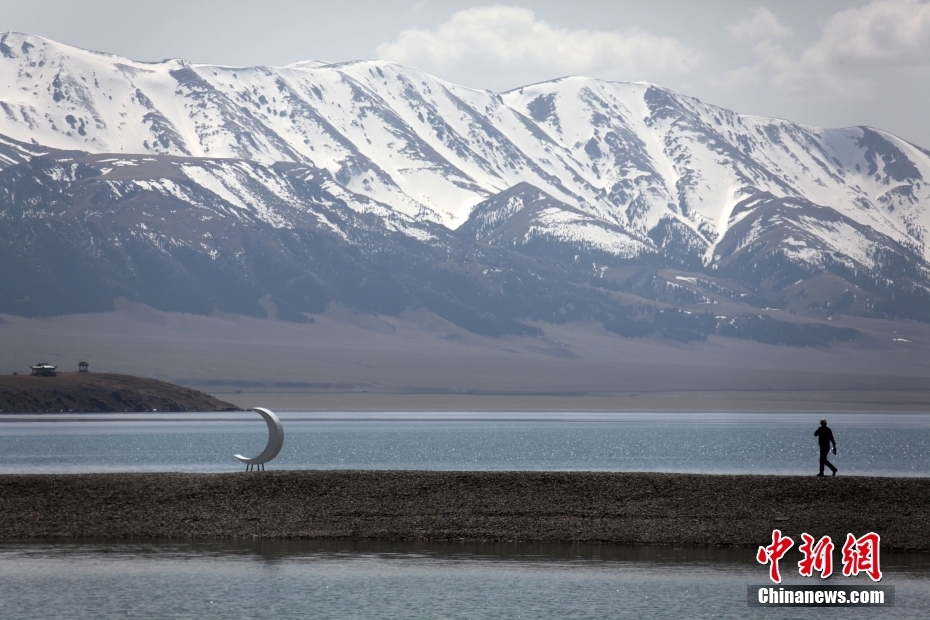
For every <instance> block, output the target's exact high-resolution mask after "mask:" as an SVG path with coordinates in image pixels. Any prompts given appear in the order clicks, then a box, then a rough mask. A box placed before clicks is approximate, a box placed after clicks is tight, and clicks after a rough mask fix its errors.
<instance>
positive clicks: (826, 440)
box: [814, 424, 836, 476]
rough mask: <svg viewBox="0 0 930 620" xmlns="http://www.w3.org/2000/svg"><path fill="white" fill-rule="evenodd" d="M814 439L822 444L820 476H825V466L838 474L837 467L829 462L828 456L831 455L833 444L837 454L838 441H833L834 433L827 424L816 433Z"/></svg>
mask: <svg viewBox="0 0 930 620" xmlns="http://www.w3.org/2000/svg"><path fill="white" fill-rule="evenodd" d="M814 437H816V438H817V440H818V441H819V442H820V475H821V476H822V475H823V468H824V465H826V466H827V467H829V468H830V469H831V470H833V473H834V474H836V467H834V466H833V463H831V462H830V461H828V460H827V454H829V453H830V444H831V443H832V444H833V452H836V440H835V439H833V431H831V430H830V427H829V426H827V425H826V424H824V425H822V426H821V427H820V428H818V429H817V430H816V431H814Z"/></svg>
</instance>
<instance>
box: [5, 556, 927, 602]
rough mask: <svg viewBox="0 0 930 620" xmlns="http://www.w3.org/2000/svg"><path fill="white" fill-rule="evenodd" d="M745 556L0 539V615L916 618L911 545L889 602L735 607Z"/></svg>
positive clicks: (921, 582)
mask: <svg viewBox="0 0 930 620" xmlns="http://www.w3.org/2000/svg"><path fill="white" fill-rule="evenodd" d="M752 556H753V552H752V550H748V549H691V550H686V549H678V550H676V549H673V548H671V547H652V548H650V547H632V548H630V547H626V548H624V547H606V546H605V547H579V546H555V545H549V546H542V545H537V546H534V545H484V546H481V545H471V546H468V545H452V544H445V545H442V544H419V545H414V544H409V545H397V544H390V543H381V544H373V543H367V544H362V543H346V542H342V543H340V542H330V543H280V542H279V543H274V542H266V543H261V544H245V543H240V544H184V545H180V544H170V543H169V544H151V543H147V544H138V543H120V544H113V543H109V544H107V543H55V544H43V543H4V544H0V617H2V618H10V619H14V620H19V619H27V618H37V619H38V618H41V619H47V618H94V619H108V618H127V617H143V618H214V617H216V618H324V619H327V618H334V619H335V618H338V619H343V620H347V619H353V618H383V619H391V618H405V619H416V618H449V619H466V618H468V619H477V618H539V619H549V618H552V619H556V618H558V619H564V618H625V617H630V618H637V619H641V620H648V619H652V618H779V619H781V618H872V617H880V618H895V619H897V618H927V617H930V579H928V577H930V559H928V557H927V556H925V555H894V554H883V556H882V568H883V571H884V573H885V577H884V579H883V580H882V583H883V584H886V585H894V586H895V607H888V608H881V609H875V608H873V609H864V608H858V609H840V608H820V609H812V608H805V609H800V610H799V609H785V608H781V609H773V608H769V609H760V608H750V607H748V605H747V604H746V586H747V585H749V584H753V585H756V584H762V583H764V582H765V580H766V569H765V568H764V567H762V566H761V565H759V564H756V563H755V560H754V559H753V557H752ZM828 581H829V582H830V583H833V584H837V585H852V584H856V583H859V582H860V581H862V580H859V579H858V578H844V577H839V578H836V577H833V578H831V579H829V580H828ZM785 582H786V583H810V580H804V579H802V578H800V577H797V578H791V577H786V579H785Z"/></svg>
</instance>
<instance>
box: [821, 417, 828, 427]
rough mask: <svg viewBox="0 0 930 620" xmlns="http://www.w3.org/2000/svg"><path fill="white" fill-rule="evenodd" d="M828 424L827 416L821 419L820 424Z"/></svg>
mask: <svg viewBox="0 0 930 620" xmlns="http://www.w3.org/2000/svg"><path fill="white" fill-rule="evenodd" d="M826 425H827V419H826V418H823V419H822V420H821V421H820V426H826Z"/></svg>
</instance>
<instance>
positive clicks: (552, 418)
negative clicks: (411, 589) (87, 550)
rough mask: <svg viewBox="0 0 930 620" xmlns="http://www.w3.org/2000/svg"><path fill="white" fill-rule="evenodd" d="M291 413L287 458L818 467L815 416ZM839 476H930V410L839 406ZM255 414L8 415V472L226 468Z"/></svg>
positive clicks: (287, 465)
mask: <svg viewBox="0 0 930 620" xmlns="http://www.w3.org/2000/svg"><path fill="white" fill-rule="evenodd" d="M374 415H376V417H373V414H311V413H299V412H285V413H282V414H280V416H281V419H282V422H283V425H284V430H285V441H284V448H283V450H282V451H281V453H280V455H279V456H278V458H277V459H276V460H275V461H274V462H273V463H272V464H271V465H269V467H274V468H277V469H433V470H563V471H564V470H585V471H657V472H686V473H758V474H763V473H771V474H812V473H816V469H817V460H818V454H819V453H818V449H817V443H816V439H815V438H814V436H813V432H814V429H816V428H817V426H818V421H819V419H820V416H819V415H816V414H787V413H783V414H587V415H585V414H548V415H546V414H522V415H521V414H468V413H466V414H410V413H396V414H374ZM829 422H830V426H831V427H832V428H833V431H834V433H835V435H836V438H837V443H838V445H839V449H838V455H837V456H835V457H834V456H832V455H831V456H830V458H831V460H832V461H833V462H834V463H835V464H836V465H837V467H839V469H840V474H841V475H842V474H858V475H888V476H927V475H930V415H927V414H908V415H905V414H893V415H888V414H885V415H881V414H833V415H831V416H830V420H829ZM266 440H267V430H266V427H265V424H264V423H263V422H262V421H261V418H260V417H259V416H258V415H257V414H255V413H251V412H243V413H218V414H203V413H199V414H194V413H191V414H94V415H88V414H71V415H55V416H35V415H16V416H11V415H4V416H0V473H74V472H126V471H180V472H224V471H237V470H239V469H241V468H242V466H241V465H240V464H239V462H238V461H236V460H235V459H234V458H233V455H234V454H237V453H238V454H245V455H250V456H251V455H256V454H258V453H259V452H261V450H262V448H263V447H264V445H265V442H266Z"/></svg>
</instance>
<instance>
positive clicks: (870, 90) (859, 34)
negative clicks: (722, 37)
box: [728, 0, 930, 98]
mask: <svg viewBox="0 0 930 620" xmlns="http://www.w3.org/2000/svg"><path fill="white" fill-rule="evenodd" d="M728 31H729V33H730V36H731V37H733V38H734V39H735V40H737V41H740V42H744V43H753V46H752V49H753V53H754V54H755V57H756V62H755V63H754V64H753V65H750V66H745V67H742V68H740V69H737V70H735V71H733V72H731V73H730V75H729V78H730V80H731V82H733V83H743V84H745V83H751V82H758V81H760V80H762V81H766V82H768V83H769V85H770V86H772V87H773V88H774V89H775V90H777V91H780V92H783V93H786V94H792V95H805V96H813V97H818V98H834V97H854V98H865V97H869V96H871V95H873V94H874V91H875V84H876V81H877V78H878V77H880V74H881V72H883V71H888V70H893V69H900V68H913V67H928V66H930V3H928V2H920V1H919V0H874V1H873V2H871V3H869V4H867V5H865V6H862V7H856V8H852V9H846V10H844V11H839V12H837V13H835V14H833V15H832V16H831V17H830V18H829V19H828V20H827V21H826V22H825V24H824V26H823V28H822V29H821V32H820V36H819V38H817V40H815V41H813V42H811V43H809V44H807V45H806V46H800V47H798V48H795V49H790V48H788V47H786V46H785V44H784V43H783V41H782V40H783V39H786V38H789V37H790V36H791V34H792V33H791V31H790V30H788V29H787V28H785V27H784V26H782V25H781V23H779V21H778V19H777V18H776V17H775V15H774V14H773V13H771V11H769V10H768V9H754V10H753V11H752V14H751V15H750V16H748V17H747V18H746V19H744V20H742V21H740V22H738V23H736V24H733V25H731V26H730V27H729V28H728Z"/></svg>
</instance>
